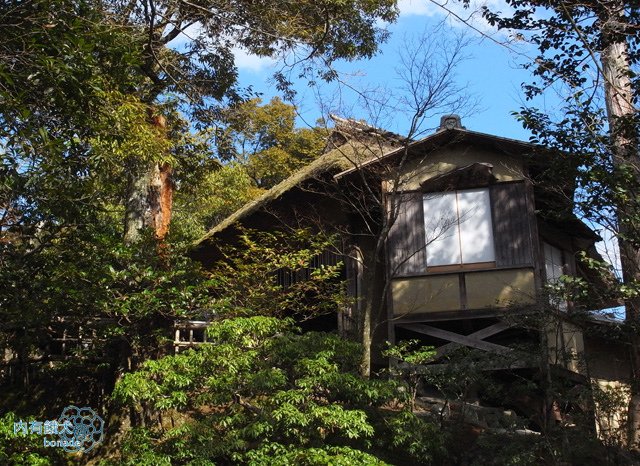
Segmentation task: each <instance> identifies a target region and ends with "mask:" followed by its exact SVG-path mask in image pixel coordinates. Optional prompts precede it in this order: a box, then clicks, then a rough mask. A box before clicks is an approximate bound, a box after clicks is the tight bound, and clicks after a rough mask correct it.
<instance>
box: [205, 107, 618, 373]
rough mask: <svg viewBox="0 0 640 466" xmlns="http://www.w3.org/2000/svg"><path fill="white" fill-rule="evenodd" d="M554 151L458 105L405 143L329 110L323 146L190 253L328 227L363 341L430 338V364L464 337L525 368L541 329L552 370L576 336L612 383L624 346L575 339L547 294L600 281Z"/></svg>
mask: <svg viewBox="0 0 640 466" xmlns="http://www.w3.org/2000/svg"><path fill="white" fill-rule="evenodd" d="M559 161H560V162H562V155H561V154H557V153H552V152H551V151H549V150H547V149H545V148H543V147H540V146H538V145H535V144H531V143H528V142H523V141H517V140H513V139H508V138H503V137H500V136H495V135H490V134H485V133H479V132H475V131H471V130H468V129H466V128H464V127H463V126H462V124H461V121H460V118H459V117H457V116H456V115H449V116H445V117H443V118H442V120H441V124H440V127H439V128H438V130H437V131H436V132H435V133H433V134H431V135H429V136H427V137H425V138H423V139H420V140H416V141H409V140H405V139H403V138H402V137H400V136H398V135H395V134H392V133H388V132H384V131H381V130H378V129H376V128H372V127H370V126H367V125H366V124H363V123H360V122H354V121H350V120H342V119H337V120H336V130H335V132H334V134H333V136H332V138H331V140H330V144H329V146H328V148H327V150H326V152H325V154H323V155H321V156H320V157H319V158H318V159H317V160H315V161H314V162H312V163H311V164H310V165H309V166H308V167H306V168H305V169H302V170H301V171H299V172H297V173H295V174H294V175H293V176H292V177H291V178H289V179H288V180H285V181H284V182H283V183H280V184H279V185H277V186H275V187H274V188H273V189H271V190H270V191H268V192H267V193H265V194H264V195H263V196H262V197H260V198H258V199H256V200H255V201H252V202H251V203H249V204H248V205H246V206H244V207H243V208H242V209H240V210H239V211H237V212H236V213H234V214H233V215H231V216H230V217H229V218H228V219H226V220H225V221H223V222H222V223H220V224H219V225H217V226H215V227H214V228H213V229H212V230H211V231H210V232H209V233H208V234H207V235H206V236H205V237H204V238H202V239H201V240H200V241H199V242H198V243H197V245H196V247H195V249H194V255H195V256H196V257H198V258H200V260H202V261H203V262H205V263H206V262H207V261H212V260H215V244H216V242H224V241H229V240H230V239H231V238H232V237H233V235H234V229H235V225H237V224H243V225H245V226H248V227H251V228H258V229H269V228H277V225H278V224H279V223H285V224H286V223H291V222H297V224H299V223H300V222H306V223H307V224H309V225H319V226H321V227H322V228H328V229H335V231H338V232H340V234H341V236H342V244H343V251H342V254H343V255H344V263H345V277H346V278H347V283H348V288H349V292H350V294H351V295H352V296H353V297H354V298H355V301H354V302H355V304H354V306H353V309H351V310H349V311H346V312H343V313H341V314H340V316H339V327H340V329H342V330H344V331H346V330H349V329H350V328H353V326H354V319H355V320H358V318H361V316H363V315H365V316H367V317H366V318H367V319H369V322H368V325H370V328H369V330H368V331H370V332H371V334H372V336H373V344H374V347H376V348H378V349H380V348H381V347H382V345H383V343H384V342H385V341H390V342H392V343H393V342H395V341H398V340H402V339H414V338H418V339H422V340H423V341H424V342H425V344H431V345H433V346H435V347H436V348H437V359H436V360H435V361H434V364H438V363H440V361H443V358H445V356H446V355H447V354H449V353H451V351H453V350H455V349H456V348H460V347H467V348H471V349H474V350H480V351H482V352H485V353H489V354H496V355H502V356H505V357H504V358H503V362H502V368H527V367H534V366H536V367H537V366H538V365H539V362H536V361H534V360H532V359H531V358H529V359H528V358H527V357H526V354H524V357H523V351H522V344H523V342H534V343H535V342H540V341H541V338H542V340H543V341H545V342H546V343H545V344H546V346H547V348H546V350H547V351H548V360H549V363H550V364H551V366H553V367H556V368H558V369H559V370H563V371H567V372H570V373H573V374H577V376H581V377H583V376H585V369H584V364H583V362H584V361H583V356H584V355H585V354H587V352H588V351H586V350H585V341H587V340H588V341H590V342H591V343H592V344H593V348H595V347H597V346H598V345H599V348H601V349H602V348H609V349H611V348H613V346H616V349H615V351H613V350H612V354H613V353H614V352H615V353H616V354H617V355H620V357H619V358H618V359H617V361H616V364H617V365H618V366H619V369H620V370H618V371H617V373H618V375H620V377H618V378H619V379H624V377H622V375H623V374H625V373H626V372H625V371H626V368H625V364H626V360H625V358H626V356H625V354H626V353H625V351H626V350H625V349H624V348H621V347H620V345H619V344H615V345H614V344H613V343H611V342H606V341H604V340H603V339H602V338H600V337H589V338H585V337H584V326H580V325H576V324H575V323H573V322H572V318H571V315H572V314H573V313H574V311H576V309H577V307H578V306H577V304H576V303H575V302H573V301H574V300H573V299H572V297H571V296H563V297H559V296H553V294H550V293H549V292H548V289H549V286H548V285H553V284H555V283H557V282H558V280H560V277H561V276H569V277H576V278H580V279H582V280H583V281H584V282H585V283H590V284H592V285H594V284H595V285H596V286H597V281H598V280H599V278H598V277H596V276H595V275H594V274H592V273H591V272H590V271H589V270H588V269H587V268H586V267H584V266H583V265H582V264H581V262H580V261H579V260H577V258H578V257H579V256H580V255H585V256H586V257H591V258H598V257H599V256H598V254H597V252H596V250H595V243H596V242H597V241H598V240H599V238H598V236H597V235H596V234H595V233H594V232H593V231H592V230H591V229H590V228H589V227H588V226H587V225H585V224H584V223H583V222H581V221H580V220H579V219H577V218H576V217H575V216H574V214H573V213H572V210H573V202H572V198H573V192H574V188H575V186H574V183H575V171H574V169H573V168H572V167H571V166H569V165H568V164H566V163H558V162H559ZM593 299H595V298H593ZM605 304H607V303H605V302H602V301H597V300H592V301H591V302H590V303H587V307H589V308H590V309H589V310H593V309H599V308H602V307H604V306H605ZM541 313H542V314H543V315H549V316H554V318H553V319H550V320H549V322H550V323H549V324H547V325H546V326H544V327H543V329H544V330H543V331H540V326H538V327H537V328H536V325H534V324H531V322H530V321H529V323H527V319H528V318H530V316H532V315H537V316H539V315H541ZM587 320H588V319H587ZM589 325H591V324H589ZM612 325H613V324H612ZM364 331H367V328H365V330H364ZM519 348H520V349H519ZM525 353H526V351H525ZM599 354H600V353H599ZM373 355H374V363H375V362H377V363H380V364H384V361H383V360H382V359H381V358H380V357H379V356H380V352H379V351H377V352H376V351H373ZM600 359H602V355H601V354H600ZM605 359H606V358H605ZM497 366H500V364H498V365H497ZM499 368H500V367H496V369H499ZM589 376H590V377H592V378H593V377H595V378H596V379H599V377H600V376H599V375H598V374H597V373H594V372H593V369H592V370H591V372H590V374H589ZM606 377H608V376H607V375H606V374H604V373H603V374H602V380H605V379H606Z"/></svg>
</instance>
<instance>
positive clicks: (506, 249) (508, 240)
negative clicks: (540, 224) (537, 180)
mask: <svg viewBox="0 0 640 466" xmlns="http://www.w3.org/2000/svg"><path fill="white" fill-rule="evenodd" d="M529 208H530V207H529V205H528V202H527V192H526V186H525V184H524V183H498V184H494V185H492V186H491V211H492V212H493V236H494V241H495V251H496V265H497V266H498V267H501V266H513V265H529V264H531V263H532V262H533V255H532V239H531V221H530V219H531V216H530V215H529Z"/></svg>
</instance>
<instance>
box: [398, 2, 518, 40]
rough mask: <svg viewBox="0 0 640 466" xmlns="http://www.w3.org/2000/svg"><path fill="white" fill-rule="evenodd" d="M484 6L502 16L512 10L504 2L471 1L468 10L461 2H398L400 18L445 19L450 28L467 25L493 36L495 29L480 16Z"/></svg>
mask: <svg viewBox="0 0 640 466" xmlns="http://www.w3.org/2000/svg"><path fill="white" fill-rule="evenodd" d="M484 6H487V7H489V9H491V10H492V11H499V12H502V13H503V14H510V13H512V12H513V8H511V7H510V6H509V5H508V4H507V3H506V2H505V1H504V0H471V2H470V5H469V7H468V8H465V7H464V6H463V5H462V3H461V2H452V1H449V0H400V1H399V2H398V8H399V9H400V17H410V16H426V17H441V18H442V19H447V21H448V22H449V24H450V25H451V26H455V27H466V25H469V26H471V27H472V28H474V29H476V30H477V31H479V32H481V33H483V34H493V33H495V32H497V31H496V28H494V27H492V26H490V25H489V23H487V21H486V20H485V19H484V18H483V17H482V14H481V10H482V7H484Z"/></svg>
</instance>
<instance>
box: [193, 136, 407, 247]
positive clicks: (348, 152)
mask: <svg viewBox="0 0 640 466" xmlns="http://www.w3.org/2000/svg"><path fill="white" fill-rule="evenodd" d="M396 147H397V144H396V143H395V141H390V140H386V139H381V140H380V141H379V142H378V144H371V143H363V142H360V141H355V140H348V141H347V142H345V143H344V144H342V145H340V146H339V147H334V148H332V149H330V150H328V151H327V152H325V153H324V154H323V155H321V156H320V157H318V158H317V159H315V160H314V161H312V162H311V163H309V164H308V165H305V166H304V167H302V168H301V169H299V170H298V171H296V172H294V173H293V174H292V175H291V176H289V178H287V179H286V180H284V181H282V182H280V183H278V184H277V185H275V186H274V187H273V188H271V189H269V190H268V191H267V192H265V193H264V194H262V195H261V196H259V197H257V198H256V199H253V200H251V201H249V202H248V203H246V204H245V205H244V206H242V207H241V208H240V209H238V210H236V211H235V212H234V213H233V214H231V215H229V216H228V217H227V218H225V219H224V220H223V221H222V222H220V223H218V224H217V225H215V226H214V227H213V228H212V229H211V230H209V231H208V232H207V234H206V235H204V236H203V237H202V238H200V239H199V240H197V241H196V242H195V244H194V246H197V245H199V244H201V243H203V242H204V241H206V240H208V239H209V238H211V237H213V236H215V235H216V234H217V233H219V232H221V231H223V230H225V229H227V228H229V227H230V226H231V225H233V224H235V223H237V222H239V221H240V220H242V219H243V218H246V217H248V216H249V215H251V214H253V213H255V212H257V211H258V210H260V209H261V208H262V207H265V206H267V205H268V204H269V203H271V202H273V201H275V200H276V199H278V198H279V197H281V196H282V195H283V194H285V193H286V192H287V191H289V190H291V189H293V188H294V187H296V186H298V185H300V184H302V183H304V182H305V181H308V180H312V179H314V178H318V177H320V176H322V175H324V174H327V173H333V174H335V173H338V172H341V171H344V170H347V169H349V168H357V167H358V166H360V165H361V164H363V163H366V162H368V161H370V160H372V159H377V158H380V157H381V156H382V155H384V154H385V153H386V152H388V151H390V150H393V149H395V148H396Z"/></svg>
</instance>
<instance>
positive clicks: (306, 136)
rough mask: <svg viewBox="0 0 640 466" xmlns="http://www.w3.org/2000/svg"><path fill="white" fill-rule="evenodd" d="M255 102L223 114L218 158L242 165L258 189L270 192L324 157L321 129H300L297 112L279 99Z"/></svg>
mask: <svg viewBox="0 0 640 466" xmlns="http://www.w3.org/2000/svg"><path fill="white" fill-rule="evenodd" d="M261 103H262V101H261V99H257V98H256V99H251V100H248V101H246V102H241V103H239V104H237V105H233V106H231V107H229V108H227V109H224V110H223V111H222V115H221V120H222V122H223V124H224V127H223V129H221V130H219V131H218V134H216V145H217V148H218V156H219V157H220V158H221V159H223V160H236V161H238V162H240V163H241V164H242V165H243V166H244V167H245V170H246V172H247V174H248V175H249V177H250V178H251V179H252V180H253V182H254V183H255V185H256V187H258V188H262V189H269V188H271V187H273V186H275V185H276V184H278V183H279V182H280V181H282V180H284V179H285V178H287V177H288V176H289V175H291V173H293V172H294V171H295V170H297V169H299V168H301V167H303V166H304V165H306V164H308V163H309V162H311V161H312V160H313V159H314V158H316V157H317V156H318V155H320V154H322V151H323V149H324V146H325V145H326V138H327V134H326V131H323V130H322V129H321V128H318V127H315V128H296V127H295V117H296V108H295V107H294V106H292V105H288V104H286V103H284V102H282V100H280V99H279V98H273V99H271V101H270V102H269V103H267V104H265V105H261Z"/></svg>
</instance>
